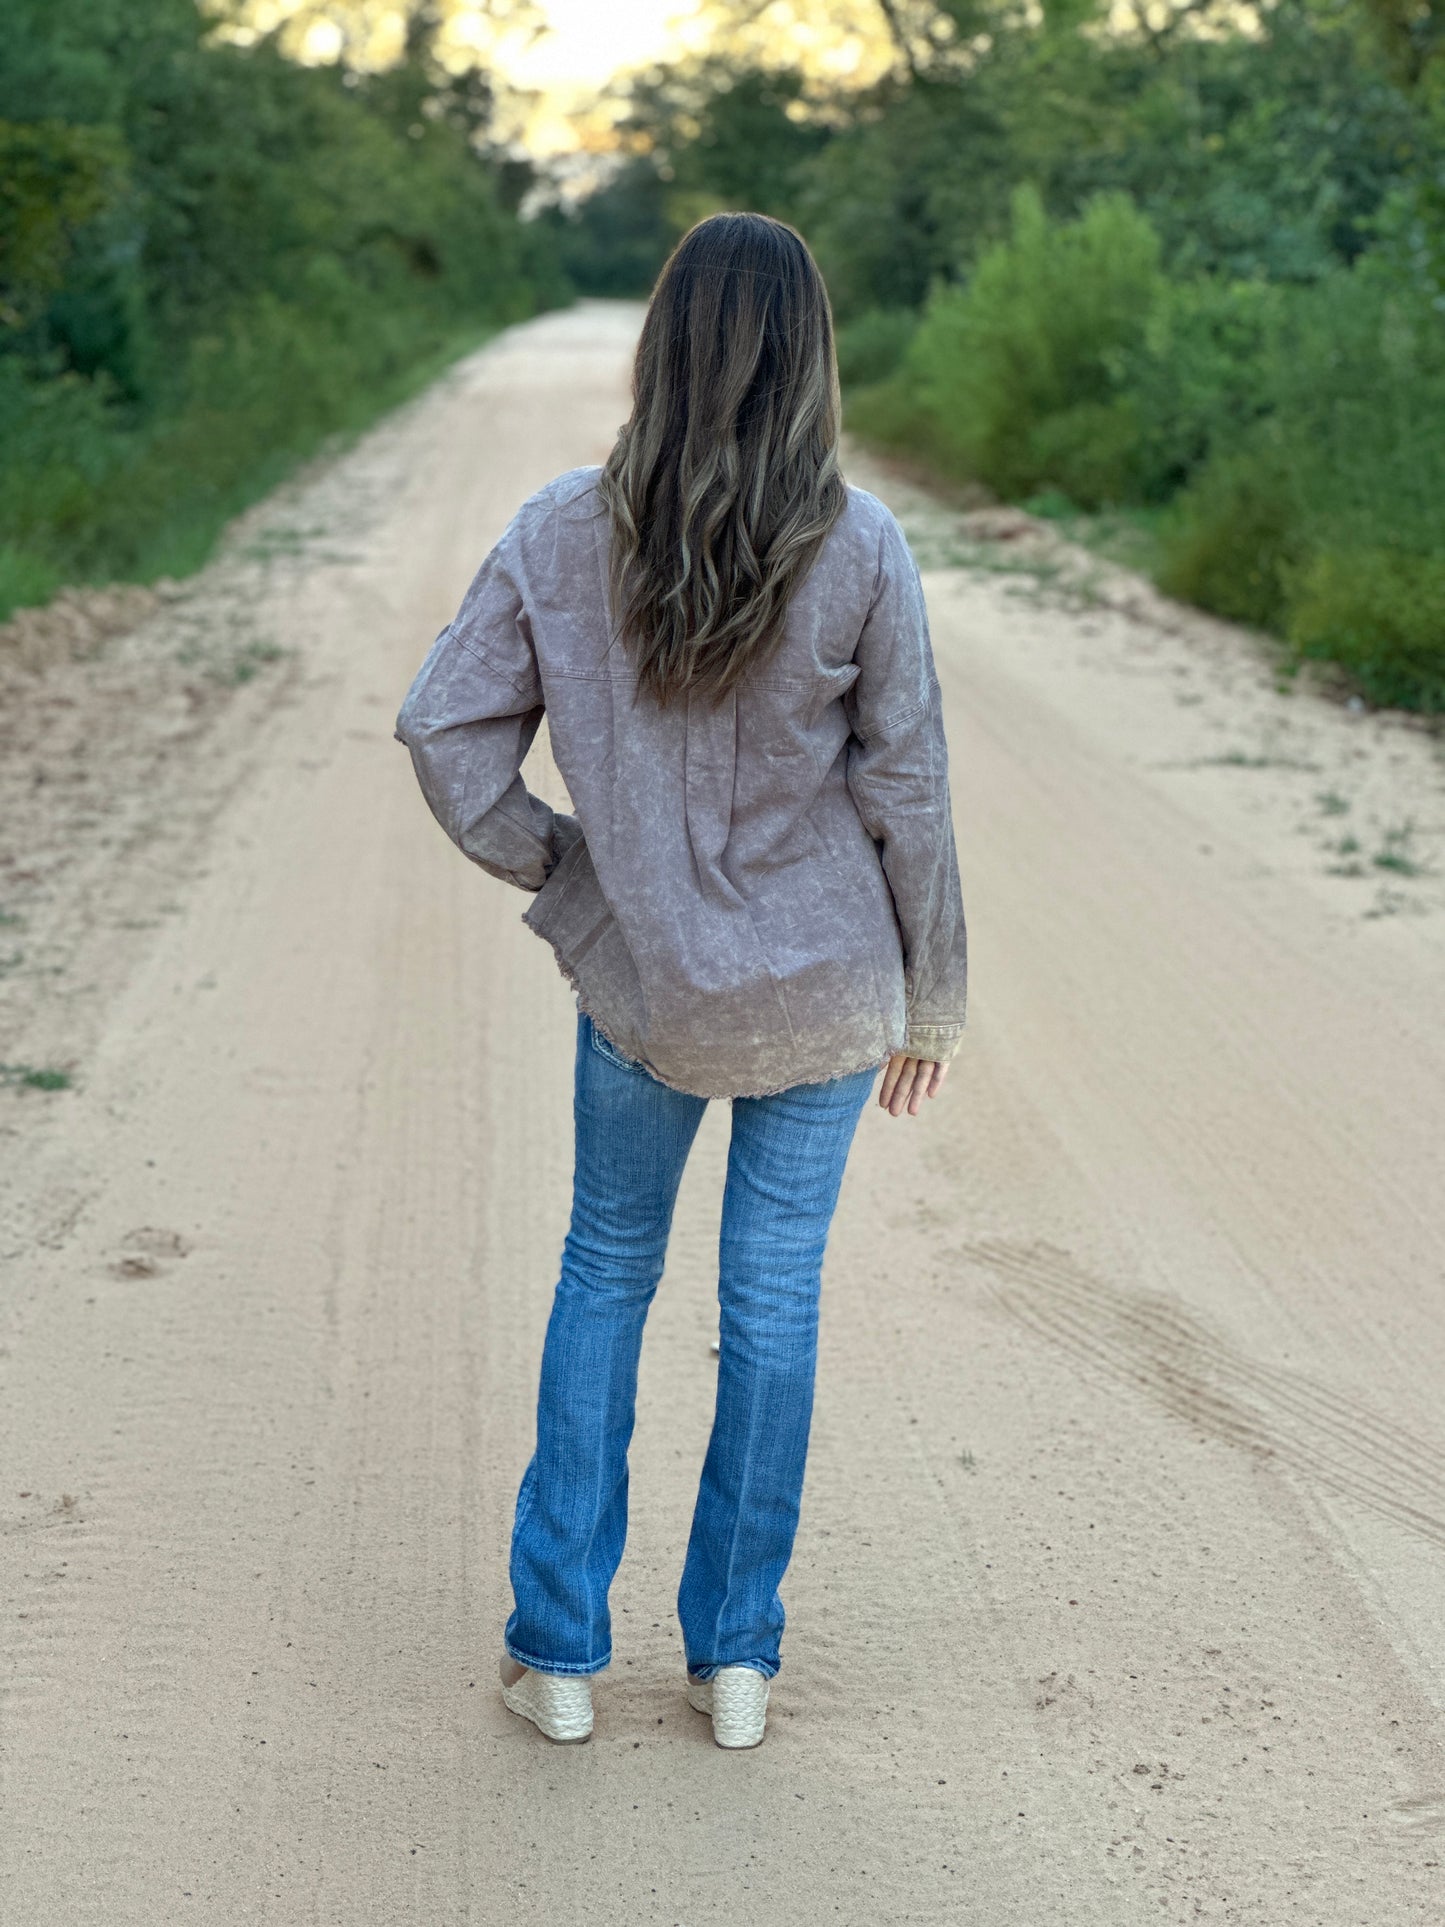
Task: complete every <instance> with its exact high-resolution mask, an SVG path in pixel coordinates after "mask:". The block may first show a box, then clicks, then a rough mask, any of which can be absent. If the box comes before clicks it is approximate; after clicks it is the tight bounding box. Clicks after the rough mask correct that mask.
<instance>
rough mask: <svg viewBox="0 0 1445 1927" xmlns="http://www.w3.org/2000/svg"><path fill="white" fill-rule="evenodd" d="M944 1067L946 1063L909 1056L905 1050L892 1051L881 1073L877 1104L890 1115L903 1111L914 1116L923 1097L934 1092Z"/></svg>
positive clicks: (893, 1115) (891, 1116) (897, 1116)
mask: <svg viewBox="0 0 1445 1927" xmlns="http://www.w3.org/2000/svg"><path fill="white" fill-rule="evenodd" d="M946 1069H948V1066H946V1064H934V1062H933V1058H911V1056H909V1054H907V1052H906V1050H894V1054H892V1056H890V1058H888V1064H886V1068H884V1073H882V1083H880V1085H879V1104H880V1106H882V1108H884V1110H886V1112H888V1116H890V1118H902V1116H904V1112H907V1114H909V1118H917V1114H919V1110H921V1108H923V1098H925V1096H934V1095H936V1091H938V1087H940V1085H942V1081H944V1071H946Z"/></svg>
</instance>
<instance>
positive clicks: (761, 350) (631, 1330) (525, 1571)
mask: <svg viewBox="0 0 1445 1927" xmlns="http://www.w3.org/2000/svg"><path fill="white" fill-rule="evenodd" d="M838 416H839V404H838V384H837V371H836V364H835V360H834V352H833V331H832V318H831V315H830V312H829V308H828V299H827V294H826V292H825V290H824V287H823V282H822V279H821V277H820V275H819V273H818V270H817V268H816V266H815V265H814V262H813V260H812V257H811V255H810V254H809V253H808V250H807V248H806V246H805V245H804V243H803V241H802V240H801V238H800V237H799V236H798V235H797V234H796V233H795V232H794V231H793V229H791V228H789V227H786V226H785V225H783V223H781V222H779V221H773V220H768V219H765V218H764V217H763V216H761V215H755V214H719V215H714V216H713V217H711V218H710V219H708V220H705V221H703V222H701V223H700V224H699V225H698V226H697V227H695V228H693V229H692V231H691V232H690V233H689V234H687V235H686V236H685V237H684V239H683V240H682V241H681V242H680V243H679V244H678V247H677V249H676V251H675V252H674V254H673V255H672V258H671V259H670V260H669V262H668V263H667V266H666V267H665V268H664V269H663V272H662V275H661V277H660V279H659V281H658V283H657V287H656V289H655V291H654V293H653V297H652V301H651V303H650V305H649V307H648V311H647V317H646V320H645V321H644V323H643V328H642V337H641V341H640V343H639V346H638V350H637V358H636V365H635V369H634V377H633V409H632V415H631V418H630V419H629V420H628V422H627V423H626V425H625V426H624V427H623V428H622V430H621V431H620V433H619V434H618V437H617V443H616V446H615V447H614V449H613V451H612V454H611V456H610V457H609V459H608V461H607V462H606V464H605V465H604V466H603V467H601V468H600V469H599V468H596V467H591V468H580V469H574V470H571V471H570V472H569V473H567V474H565V475H562V476H559V477H558V478H557V479H556V480H555V481H553V482H551V483H549V484H548V485H547V487H545V488H543V489H541V490H540V491H539V492H538V493H537V494H536V495H534V496H532V497H531V499H530V500H529V501H527V502H526V503H524V504H523V506H522V508H521V509H520V510H519V511H518V513H517V515H516V517H515V518H514V520H513V521H512V523H511V524H510V526H509V527H508V528H507V530H506V531H505V533H504V534H503V535H502V537H501V539H500V541H499V542H498V543H497V545H496V547H495V548H494V549H493V550H492V552H491V554H490V555H488V557H487V558H486V560H485V561H484V562H483V564H482V566H481V569H480V571H479V572H478V574H477V577H476V579H475V581H474V582H473V583H472V586H471V588H470V589H469V591H468V592H467V596H466V599H465V601H464V602H463V603H462V606H461V610H460V612H459V613H458V615H457V617H456V620H455V621H454V622H452V623H451V624H450V625H449V626H448V627H447V628H446V629H445V630H443V632H442V634H441V635H440V636H439V637H438V638H437V641H436V643H435V645H434V646H433V648H432V650H431V653H430V654H429V655H428V657H427V659H426V661H425V663H424V664H423V666H422V669H421V671H420V673H419V674H418V676H417V679H416V681H415V683H414V684H413V685H412V688H411V691H410V693H409V694H408V696H407V698H406V701H405V703H404V705H403V707H402V710H401V714H400V716H399V717H398V719H397V730H396V733H397V736H398V737H399V739H400V740H401V741H402V742H404V743H405V744H406V745H407V746H408V747H409V749H410V750H411V753H412V758H413V761H414V764H415V767H416V773H417V776H418V778H419V780H420V783H421V787H422V790H423V792H424V794H425V796H426V800H427V802H428V804H429V805H430V806H431V809H432V811H433V812H434V814H435V815H436V817H437V818H438V820H439V821H440V822H441V824H442V826H443V828H444V829H445V830H446V831H447V833H448V834H449V835H450V836H451V837H452V838H453V839H454V841H455V842H456V843H457V844H458V845H459V846H460V848H461V849H462V850H463V851H464V852H465V854H466V855H467V856H469V857H470V858H471V859H472V860H473V861H474V862H476V863H478V864H480V865H481V867H482V868H483V869H484V870H487V871H490V872H491V874H492V875H493V876H497V877H500V878H502V879H504V880H505V881H506V882H508V883H513V884H516V885H517V886H518V887H519V888H520V889H522V890H527V891H531V892H534V893H535V894H534V897H533V901H532V903H531V905H530V907H529V908H528V910H527V912H526V916H525V919H524V920H525V922H526V923H527V924H528V925H529V926H530V928H531V929H533V930H534V931H536V932H537V933H538V935H540V936H542V937H545V938H546V939H547V941H548V942H549V943H550V944H551V945H552V947H553V949H554V951H555V952H556V957H557V962H558V964H559V965H560V967H561V969H562V971H563V974H564V975H565V976H566V978H567V979H568V981H569V982H570V983H571V984H572V985H573V987H574V988H575V990H576V992H577V997H578V1005H579V1010H578V1028H577V1053H576V1068H575V1087H574V1100H575V1129H576V1162H575V1176H574V1191H573V1205H572V1218H571V1226H570V1229H569V1231H568V1234H567V1239H566V1244H565V1247H564V1250H563V1255H562V1265H561V1278H560V1282H559V1283H558V1285H557V1290H556V1296H555V1299H554V1302H553V1306H552V1314H551V1320H550V1323H549V1325H548V1328H547V1337H546V1344H545V1347H544V1350H543V1355H542V1374H541V1390H540V1395H539V1399H538V1409H537V1441H536V1451H535V1453H534V1455H533V1457H532V1460H531V1462H530V1464H529V1465H528V1466H527V1469H526V1473H525V1475H524V1477H523V1479H522V1483H521V1490H520V1492H519V1494H518V1499H517V1509H516V1519H515V1524H514V1527H513V1534H512V1552H511V1579H512V1589H513V1595H514V1600H515V1610H514V1611H513V1613H512V1615H511V1617H510V1619H509V1620H508V1622H507V1626H506V1632H505V1642H504V1643H505V1653H504V1656H503V1660H502V1683H503V1696H504V1698H505V1700H506V1703H507V1705H508V1706H509V1707H510V1708H511V1709H512V1711H513V1712H515V1713H519V1714H522V1715H523V1716H524V1717H526V1718H528V1719H530V1720H532V1721H534V1722H535V1724H536V1725H537V1726H538V1727H540V1729H541V1730H542V1732H543V1733H545V1734H546V1735H547V1736H548V1737H549V1738H550V1739H553V1740H584V1739H586V1738H587V1737H588V1735H589V1734H590V1733H591V1730H592V1699H591V1683H590V1682H591V1676H592V1675H593V1674H594V1673H597V1672H600V1671H601V1670H602V1668H603V1667H605V1666H606V1665H607V1664H608V1662H609V1660H610V1658H611V1638H610V1622H609V1618H608V1610H607V1595H608V1589H609V1587H610V1585H611V1582H612V1577H613V1574H614V1573H615V1571H616V1569H617V1565H618V1561H619V1560H620V1559H621V1556H622V1547H623V1539H624V1536H625V1533H626V1524H627V1447H628V1443H629V1440H630V1438H631V1435H632V1424H633V1406H634V1399H635V1393H636V1383H637V1362H638V1353H639V1349H640V1347H641V1342H642V1327H643V1322H644V1320H645V1318H646V1316H647V1310H648V1306H649V1304H650V1302H651V1299H652V1296H653V1293H654V1291H655V1289H656V1286H657V1282H658V1279H659V1278H660V1277H661V1275H662V1268H663V1258H664V1254H665V1252H666V1248H667V1238H668V1230H669V1226H670V1224H671V1220H672V1211H673V1203H674V1200H675V1198H676V1195H677V1187H678V1183H679V1180H680V1179H681V1176H682V1169H683V1165H684V1163H685V1162H686V1159H687V1154H688V1150H689V1147H690V1146H691V1144H692V1140H693V1137H694V1134H695V1133H696V1130H697V1127H698V1123H699V1121H700V1119H701V1117H702V1114H703V1111H704V1109H705V1108H706V1105H707V1101H708V1099H709V1098H712V1097H716V1098H727V1099H730V1100H731V1102H732V1136H731V1145H730V1150H729V1157H728V1171H727V1182H726V1187H725V1191H724V1196H723V1212H722V1236H721V1243H720V1254H719V1256H720V1265H719V1279H718V1297H719V1301H720V1305H721V1337H720V1358H719V1366H718V1386H717V1409H716V1415H715V1419H714V1424H713V1430H712V1437H711V1442H710V1444H709V1446H708V1451H707V1457H706V1461H705V1463H704V1465H703V1468H702V1479H701V1484H700V1487H699V1491H698V1497H697V1507H696V1511H695V1514H694V1517H693V1523H692V1534H691V1539H690V1542H689V1545H688V1548H687V1556H686V1561H685V1564H684V1568H683V1574H682V1584H681V1589H680V1592H679V1595H678V1612H679V1617H680V1619H681V1622H682V1630H683V1639H684V1646H685V1651H686V1656H687V1666H688V1678H687V1694H688V1698H689V1700H690V1701H691V1703H692V1705H693V1706H695V1707H697V1708H699V1710H702V1711H706V1712H709V1713H710V1714H711V1716H712V1722H713V1733H714V1737H715V1738H716V1739H717V1741H718V1743H719V1744H720V1745H723V1746H755V1745H757V1743H758V1742H759V1741H760V1740H761V1739H762V1737H763V1730H764V1718H765V1714H766V1708H767V1699H768V1685H769V1681H770V1680H771V1679H772V1677H773V1675H774V1674H775V1673H776V1672H777V1670H778V1663H779V1641H780V1638H781V1635H782V1630H783V1607H782V1602H781V1600H780V1599H779V1597H778V1586H779V1582H780V1580H781V1579H782V1576H783V1573H784V1570H785V1568H786V1567H787V1564H788V1560H789V1556H790V1554H791V1552H792V1546H793V1536H794V1531H795V1528H796V1525H797V1519H798V1505H799V1498H800V1494H801V1490H802V1484H803V1465H804V1459H805V1456H806V1452H807V1443H808V1426H809V1420H810V1416H811V1411H812V1399H813V1375H814V1361H815V1355H816V1338H817V1312H818V1285H819V1273H820V1267H821V1264H822V1259H823V1249H824V1244H825V1242H826V1239H827V1235H828V1226H829V1222H830V1220H831V1218H832V1215H833V1208H834V1205H835V1203H836V1200H837V1196H838V1189H839V1185H840V1183H841V1181H842V1176H843V1166H844V1163H845V1161H846V1158H847V1155H848V1148H849V1145H850V1143H851V1141H852V1138H853V1133H854V1129H855V1126H856V1124H857V1121H858V1117H859V1114H860V1112H861V1110H862V1107H863V1105H864V1104H865V1102H866V1101H867V1098H868V1094H869V1092H870V1090H871V1088H872V1085H873V1080H874V1078H875V1075H876V1074H877V1072H878V1070H879V1069H880V1067H885V1066H886V1068H884V1071H883V1078H882V1084H881V1088H880V1091H879V1102H880V1104H881V1105H882V1106H883V1108H884V1109H885V1110H887V1111H888V1112H889V1114H890V1115H891V1116H894V1117H899V1116H902V1115H904V1114H905V1113H906V1114H908V1115H910V1116H916V1115H917V1113H918V1111H919V1109H920V1107H921V1105H922V1102H923V1100H924V1099H925V1098H928V1097H933V1096H936V1095H937V1093H938V1090H939V1088H940V1086H941V1085H942V1083H943V1079H944V1073H945V1065H946V1063H947V1061H948V1059H949V1058H950V1056H951V1055H952V1053H953V1051H954V1050H955V1048H956V1046H957V1044H958V1041H959V1037H960V1033H961V1031H962V1028H963V1022H964V986H965V939H964V921H963V911H962V905H961V902H960V896H959V885H958V870H957V863H956V859H955V855H954V844H953V832H952V827H951V821H950V812H949V795H948V777H947V766H946V751H945V744H944V736H943V724H942V716H941V710H940V701H939V688H938V682H937V678H936V676H935V674H934V667H933V658H932V654H931V650H930V646H929V637H928V623H927V617H926V614H925V610H924V603H923V594H922V589H921V587H920V584H919V579H918V572H917V569H916V568H915V566H914V563H913V560H912V557H911V556H910V554H909V551H908V546H907V543H906V542H905V540H904V537H903V534H902V531H901V530H900V529H899V527H898V524H897V523H896V522H895V521H894V519H893V517H892V516H891V515H890V514H889V512H888V510H887V509H885V508H884V506H883V505H882V503H881V502H879V501H878V500H877V499H876V498H875V497H874V496H872V495H869V494H867V493H865V492H864V491H863V490H861V489H856V488H851V487H849V486H847V485H846V484H845V483H844V481H843V479H842V477H841V475H840V474H839V471H838V460H837V438H838ZM544 710H545V712H546V715H547V718H548V724H549V730H550V735H551V743H552V750H553V754H554V755H555V757H556V761H557V764H558V767H559V768H560V770H561V772H562V775H563V777H564V779H565V781H566V784H567V788H568V791H569V794H570V796H571V798H572V801H573V805H574V808H575V812H576V813H575V814H565V813H558V812H554V811H552V810H551V809H549V808H548V807H547V805H546V804H545V803H543V802H542V801H541V800H540V799H539V798H538V797H535V796H533V795H532V794H530V792H529V791H528V790H527V788H526V786H525V784H524V783H523V781H522V778H521V775H520V773H519V772H520V767H521V763H522V760H523V757H524V756H525V755H526V752H527V749H528V747H529V745H530V744H531V742H532V739H533V737H534V736H535V734H536V731H537V727H538V724H539V723H540V722H541V719H542V715H543V712H544Z"/></svg>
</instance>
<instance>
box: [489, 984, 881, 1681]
mask: <svg viewBox="0 0 1445 1927" xmlns="http://www.w3.org/2000/svg"><path fill="white" fill-rule="evenodd" d="M876 1075H877V1073H876V1071H874V1070H865V1071H860V1072H857V1073H855V1074H853V1075H850V1076H846V1077H839V1078H834V1079H830V1080H829V1081H827V1082H825V1083H821V1084H797V1085H794V1086H793V1087H792V1088H791V1089H789V1090H785V1091H780V1092H778V1093H776V1094H775V1095H773V1096H771V1097H738V1098H734V1099H732V1100H731V1102H732V1136H731V1142H730V1146H729V1150H728V1167H727V1182H726V1186H725V1188H724V1191H723V1208H722V1233H721V1237H720V1240H719V1254H718V1255H719V1265H718V1302H719V1306H720V1310H721V1331H720V1351H721V1356H720V1358H719V1362H718V1377H717V1406H716V1411H715V1414H714V1419H713V1428H712V1436H711V1439H710V1441H709V1444H708V1449H707V1456H706V1459H705V1460H704V1463H703V1468H702V1478H701V1482H700V1484H699V1487H698V1495H697V1505H696V1508H695V1510H694V1513H693V1520H692V1532H691V1536H690V1538H689V1541H688V1547H687V1556H686V1559H685V1561H684V1565H683V1572H682V1584H681V1587H680V1589H679V1592H678V1600H677V1607H678V1617H679V1619H680V1620H681V1622H682V1636H683V1648H684V1652H685V1653H686V1657H687V1664H688V1669H689V1671H691V1672H693V1673H695V1674H699V1675H701V1676H702V1677H703V1678H709V1677H711V1675H712V1674H713V1673H714V1672H715V1671H716V1670H717V1668H718V1667H720V1666H751V1667H754V1668H755V1669H756V1670H757V1671H758V1672H760V1673H764V1674H766V1675H767V1676H768V1677H769V1678H771V1677H772V1676H773V1674H775V1673H776V1672H777V1670H778V1664H779V1654H778V1648H779V1643H780V1641H781V1638H782V1632H783V1604H782V1600H781V1599H780V1598H779V1596H778V1586H779V1582H780V1581H781V1579H782V1577H783V1573H784V1571H785V1570H786V1568H787V1564H788V1560H789V1558H790V1556H791V1554H792V1550H793V1536H794V1533H795V1532H796V1530H797V1524H798V1509H799V1503H800V1500H801V1496H802V1489H803V1467H804V1462H805V1460H806V1458H807V1451H808V1428H809V1424H810V1422H811V1419H812V1410H813V1377H814V1369H815V1366H816V1361H817V1341H818V1287H819V1279H820V1275H821V1270H822V1263H823V1251H824V1247H825V1245H826V1243H827V1238H828V1227H829V1225H830V1223H831V1221H832V1217H833V1209H834V1206H835V1205H836V1203H837V1201H838V1191H839V1187H840V1185H841V1184H842V1181H843V1167H844V1165H845V1164H846V1162H847V1158H848V1150H849V1147H850V1145H851V1144H852V1141H853V1134H854V1131H855V1129H856V1128H857V1123H858V1119H859V1116H860V1114H861V1112H862V1109H863V1106H864V1104H865V1103H866V1102H867V1099H868V1094H869V1091H870V1089H871V1088H872V1084H873V1080H874V1078H875V1076H876ZM707 1104H708V1099H707V1098H705V1097H694V1096H691V1095H690V1094H689V1093H687V1092H685V1091H676V1090H673V1089H671V1088H670V1086H668V1085H666V1084H662V1083H660V1082H659V1081H658V1079H657V1078H655V1077H653V1076H652V1074H651V1073H650V1072H649V1071H647V1070H646V1069H645V1068H644V1067H643V1066H642V1065H640V1064H638V1063H635V1062H634V1061H633V1060H632V1059H631V1058H628V1057H625V1056H623V1055H622V1053H621V1052H620V1051H618V1050H617V1049H616V1048H615V1047H614V1046H613V1045H612V1044H611V1043H609V1042H608V1040H607V1039H606V1038H605V1037H604V1036H603V1035H602V1033H601V1032H600V1031H598V1030H597V1029H596V1028H595V1026H594V1025H593V1023H592V1021H591V1019H590V1018H589V1017H588V1016H587V1015H586V1013H585V1012H582V1013H579V1017H578V1026H577V1060H576V1072H575V1083H574V1115H575V1124H576V1164H575V1175H574V1179H573V1198H572V1219H571V1225H570V1228H569V1230H568V1232H567V1238H566V1242H565V1245H564V1247H563V1253H562V1267H561V1277H560V1279H559V1281H558V1284H557V1291H556V1296H555V1298H554V1299H553V1303H552V1314H551V1318H550V1320H549V1321H548V1325H547V1337H546V1343H545V1345H544V1347H543V1352H542V1379H541V1389H540V1392H539V1395H538V1401H537V1446H536V1451H535V1453H534V1454H533V1457H532V1459H531V1462H530V1463H529V1465H528V1466H527V1469H526V1472H525V1473H524V1475H523V1478H522V1484H521V1489H520V1491H519V1492H518V1495H517V1509H516V1517H515V1523H514V1525H513V1528H512V1552H511V1579H512V1593H513V1598H514V1600H515V1610H514V1611H513V1613H512V1615H511V1617H510V1618H509V1619H508V1621H507V1627H506V1635H505V1638H506V1647H507V1651H508V1652H509V1653H510V1654H511V1656H512V1657H513V1659H516V1660H519V1661H520V1662H521V1663H522V1664H523V1665H524V1666H531V1667H534V1668H535V1669H536V1670H537V1671H538V1672H544V1673H574V1674H575V1673H596V1672H600V1671H601V1670H602V1668H603V1667H604V1666H606V1665H607V1663H608V1662H609V1660H610V1659H611V1657H612V1628H611V1620H610V1617H609V1614H608V1607H607V1595H608V1590H609V1588H610V1587H611V1584H612V1579H613V1575H614V1574H615V1573H616V1571H617V1566H618V1563H619V1561H620V1560H621V1558H622V1548H623V1543H624V1540H625V1539H626V1535H627V1448H628V1445H629V1443H630V1441H631V1438H632V1425H633V1415H634V1407H635V1403H636V1396H637V1361H638V1355H639V1353H640V1351H641V1348H642V1328H643V1324H644V1323H645V1321H646V1318H647V1312H648V1307H649V1306H650V1305H651V1303H652V1298H653V1294H654V1292H655V1291H656V1289H657V1284H658V1280H659V1279H660V1278H661V1276H662V1268H663V1260H664V1258H665V1256H666V1252H667V1239H668V1232H669V1230H670V1229H671V1225H672V1213H673V1205H674V1203H675V1201H676V1198H677V1188H678V1185H679V1183H680V1181H681V1178H682V1172H683V1166H684V1165H685V1164H686V1162H687V1156H688V1152H689V1151H690V1150H691V1148H692V1142H693V1139H694V1137H695V1136H696V1134H697V1127H698V1125H699V1123H700V1122H701V1121H702V1114H703V1112H704V1111H705V1110H706V1108H707Z"/></svg>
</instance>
